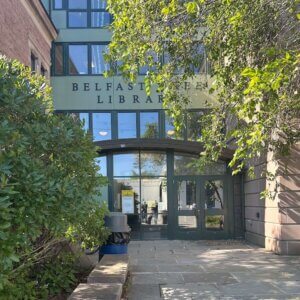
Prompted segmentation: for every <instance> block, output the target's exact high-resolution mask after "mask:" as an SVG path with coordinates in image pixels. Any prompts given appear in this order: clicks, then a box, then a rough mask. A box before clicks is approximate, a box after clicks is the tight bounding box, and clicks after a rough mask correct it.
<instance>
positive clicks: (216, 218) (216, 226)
mask: <svg viewBox="0 0 300 300" xmlns="http://www.w3.org/2000/svg"><path fill="white" fill-rule="evenodd" d="M205 229H206V230H214V231H216V230H218V231H219V230H220V231H222V230H224V215H212V216H205Z"/></svg>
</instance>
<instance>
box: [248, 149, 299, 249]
mask: <svg viewBox="0 0 300 300" xmlns="http://www.w3.org/2000/svg"><path fill="white" fill-rule="evenodd" d="M264 169H266V170H267V171H268V172H271V173H274V174H275V178H274V180H272V181H268V180H267V179H266V178H265V177H261V176H260V173H261V171H262V170H264ZM255 171H256V174H257V178H255V179H250V178H247V177H246V180H245V223H246V224H245V225H246V239H248V240H249V241H251V242H254V243H256V244H259V245H262V246H264V247H265V248H266V249H268V250H270V251H274V252H276V253H278V254H288V255H299V254H300V144H297V145H296V146H294V147H293V149H292V150H291V153H290V155H289V157H286V158H278V157H275V156H273V155H268V157H267V159H266V160H265V161H263V160H260V161H259V162H258V163H256V168H255ZM265 189H267V190H268V191H269V192H270V195H269V196H268V197H266V198H265V199H263V200H262V199H260V193H261V192H262V191H263V190H265Z"/></svg>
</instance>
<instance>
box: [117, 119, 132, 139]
mask: <svg viewBox="0 0 300 300" xmlns="http://www.w3.org/2000/svg"><path fill="white" fill-rule="evenodd" d="M118 138H119V139H126V138H136V113H118Z"/></svg>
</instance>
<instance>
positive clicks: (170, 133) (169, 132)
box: [167, 129, 175, 135]
mask: <svg viewBox="0 0 300 300" xmlns="http://www.w3.org/2000/svg"><path fill="white" fill-rule="evenodd" d="M174 133H175V130H172V129H169V130H168V131H167V134H168V135H173V134H174Z"/></svg>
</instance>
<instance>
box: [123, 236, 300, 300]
mask: <svg viewBox="0 0 300 300" xmlns="http://www.w3.org/2000/svg"><path fill="white" fill-rule="evenodd" d="M130 244H131V245H130V247H129V258H130V259H129V269H130V272H131V278H132V285H131V287H130V291H129V297H128V299H129V300H144V299H146V300H150V299H153V300H158V299H172V300H173V299H184V300H187V299H189V300H196V299H201V300H202V299H204V300H206V299H212V300H214V299H217V300H237V299H238V300H258V299H283V300H284V299H298V300H300V267H299V266H300V258H298V257H288V256H278V255H275V254H273V253H271V252H267V251H265V250H264V249H263V248H259V247H256V246H253V245H248V244H246V243H245V242H243V241H241V242H239V241H165V240H164V241H145V242H144V241H133V242H131V243H130ZM143 253H144V255H143Z"/></svg>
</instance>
